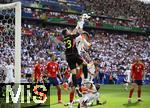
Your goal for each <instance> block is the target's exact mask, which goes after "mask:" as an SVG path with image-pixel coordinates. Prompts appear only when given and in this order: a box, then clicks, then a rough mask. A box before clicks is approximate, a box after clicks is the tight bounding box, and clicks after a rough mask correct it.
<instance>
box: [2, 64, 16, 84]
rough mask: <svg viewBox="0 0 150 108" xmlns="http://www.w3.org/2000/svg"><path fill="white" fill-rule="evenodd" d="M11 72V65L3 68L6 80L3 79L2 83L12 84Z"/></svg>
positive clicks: (12, 68)
mask: <svg viewBox="0 0 150 108" xmlns="http://www.w3.org/2000/svg"><path fill="white" fill-rule="evenodd" d="M13 70H14V66H13V64H10V65H6V66H5V70H4V71H5V75H6V79H5V81H4V83H11V82H14V76H13Z"/></svg>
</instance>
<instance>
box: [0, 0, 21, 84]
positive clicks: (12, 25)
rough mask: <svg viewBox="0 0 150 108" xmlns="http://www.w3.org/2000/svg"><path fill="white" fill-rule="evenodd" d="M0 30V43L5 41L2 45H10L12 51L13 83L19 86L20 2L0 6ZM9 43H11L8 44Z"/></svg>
mask: <svg viewBox="0 0 150 108" xmlns="http://www.w3.org/2000/svg"><path fill="white" fill-rule="evenodd" d="M0 28H1V29H0V38H1V41H6V42H4V43H6V44H8V46H9V45H10V47H11V50H13V51H11V52H12V53H13V54H12V55H13V59H14V65H15V66H14V73H15V74H14V75H15V76H14V78H15V79H14V82H15V83H18V84H19V83H20V78H21V2H15V3H9V4H0ZM6 37H7V38H8V43H7V40H6V39H5V38H6ZM11 39H12V40H11ZM10 41H12V42H11V43H9V42H10ZM1 43H3V42H1Z"/></svg>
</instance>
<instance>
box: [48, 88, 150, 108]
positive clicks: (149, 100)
mask: <svg viewBox="0 0 150 108" xmlns="http://www.w3.org/2000/svg"><path fill="white" fill-rule="evenodd" d="M56 93H57V92H56V90H55V89H54V88H52V89H51V98H50V100H51V108H67V107H65V106H64V105H63V104H57V95H56ZM100 93H101V95H100V99H101V101H107V103H106V104H104V105H98V106H97V105H96V103H94V104H93V106H92V108H150V85H144V86H143V90H142V99H143V102H141V103H138V102H136V99H137V92H134V94H133V98H132V99H133V100H132V103H131V104H128V102H127V100H128V94H129V90H128V91H125V90H124V87H123V86H122V85H101V89H100ZM62 100H63V102H69V95H68V93H66V92H63V95H62ZM73 108H77V104H75V105H73Z"/></svg>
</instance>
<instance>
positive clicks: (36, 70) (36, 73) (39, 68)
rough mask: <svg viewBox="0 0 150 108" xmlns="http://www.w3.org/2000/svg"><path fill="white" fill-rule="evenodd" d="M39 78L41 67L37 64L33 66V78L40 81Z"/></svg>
mask: <svg viewBox="0 0 150 108" xmlns="http://www.w3.org/2000/svg"><path fill="white" fill-rule="evenodd" d="M40 77H41V65H40V64H39V63H37V64H36V65H35V66H34V78H35V79H40Z"/></svg>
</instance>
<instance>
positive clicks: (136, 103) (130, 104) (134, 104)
mask: <svg viewBox="0 0 150 108" xmlns="http://www.w3.org/2000/svg"><path fill="white" fill-rule="evenodd" d="M138 104H139V102H134V103H126V104H123V106H126V107H131V106H136V105H138Z"/></svg>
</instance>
